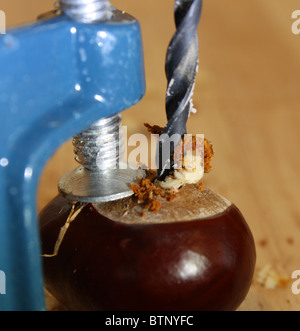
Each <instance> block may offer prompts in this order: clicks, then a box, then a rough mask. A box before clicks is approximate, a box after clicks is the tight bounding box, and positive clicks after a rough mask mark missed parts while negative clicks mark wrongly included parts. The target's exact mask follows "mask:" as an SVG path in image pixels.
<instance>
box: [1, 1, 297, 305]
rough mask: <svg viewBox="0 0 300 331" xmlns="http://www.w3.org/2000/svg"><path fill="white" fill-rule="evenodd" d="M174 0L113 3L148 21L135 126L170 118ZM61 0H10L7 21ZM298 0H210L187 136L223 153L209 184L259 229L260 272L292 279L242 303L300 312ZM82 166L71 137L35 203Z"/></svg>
mask: <svg viewBox="0 0 300 331" xmlns="http://www.w3.org/2000/svg"><path fill="white" fill-rule="evenodd" d="M173 3H174V1H172V0H163V1H162V0H143V1H141V0H126V1H124V0H123V1H122V0H115V1H113V0H112V4H114V5H115V6H116V7H118V8H119V9H122V10H126V11H127V12H129V13H130V14H132V15H133V16H135V17H137V18H138V20H139V21H140V23H141V27H142V33H143V42H144V52H145V66H146V80H147V93H146V95H145V97H144V99H143V100H142V101H141V102H140V103H139V104H138V105H136V106H134V107H132V108H131V109H129V110H126V111H125V112H124V113H123V125H127V126H128V133H129V135H130V134H131V133H146V131H145V129H144V127H143V123H144V122H149V123H151V124H159V125H164V124H165V122H166V118H165V112H164V97H165V90H166V79H165V75H164V60H165V53H166V48H167V45H168V43H169V41H170V38H171V36H172V34H173V33H174V23H173V16H172V8H173ZM52 5H53V0H44V1H40V0H27V1H23V0H15V1H10V0H2V1H1V4H0V9H1V10H4V11H5V13H6V18H7V24H8V26H14V25H16V24H17V25H18V24H23V23H26V22H30V21H33V20H35V18H36V16H37V15H38V14H40V13H41V12H45V11H47V10H50V9H52ZM296 9H299V10H300V4H299V1H297V0H286V1H280V0H251V1H250V0H247V1H239V0H228V1H223V0H210V1H204V6H203V13H202V18H201V22H200V25H199V51H200V58H199V73H198V76H197V81H196V89H195V93H194V104H195V106H196V108H197V109H198V112H197V114H195V115H192V117H191V118H190V119H189V122H188V130H189V133H204V134H205V136H206V137H207V138H208V139H209V140H211V141H212V142H213V145H214V149H215V152H216V156H215V159H214V161H213V170H212V172H211V173H210V174H208V175H206V177H205V179H204V182H205V184H206V186H207V187H209V188H211V189H213V190H215V191H216V192H218V193H220V194H222V195H224V196H225V197H227V198H228V199H229V200H231V201H232V202H234V203H235V204H236V205H237V206H238V207H239V209H240V210H241V211H242V213H243V214H244V216H245V218H246V220H247V222H248V224H249V226H250V227H251V229H252V232H253V235H254V237H255V242H256V246H257V271H259V270H260V269H261V268H263V267H265V266H266V265H270V266H271V267H272V269H273V270H274V271H275V272H276V273H277V275H279V276H280V277H281V276H282V277H286V278H287V279H288V282H287V283H286V284H285V286H277V287H276V288H274V289H266V288H264V287H263V286H261V285H260V284H258V283H257V282H256V277H255V278H254V282H253V285H252V287H251V289H250V292H249V294H248V297H247V298H246V300H245V302H244V303H243V304H242V306H241V307H240V308H239V310H300V294H299V295H295V294H293V293H292V290H291V285H292V283H293V281H294V280H293V279H291V275H292V272H293V271H294V270H299V269H300V175H299V171H300V155H299V143H300V125H299V123H300V111H299V110H300V98H299V93H300V34H299V35H295V34H293V33H292V31H291V25H292V23H293V21H294V20H293V19H292V18H291V15H292V12H293V11H294V10H296ZM75 166H77V165H76V163H75V161H74V160H73V152H72V146H71V142H70V141H68V142H66V143H65V145H63V146H62V147H61V148H60V149H59V150H58V151H57V152H56V153H55V155H54V156H53V157H52V158H51V160H49V162H48V164H47V165H46V167H45V169H44V172H43V175H42V177H41V180H40V186H39V192H38V195H37V209H38V210H40V209H41V208H42V207H43V206H44V205H45V204H46V203H47V202H48V201H49V200H50V199H52V198H53V197H54V196H55V195H56V194H57V188H56V183H57V180H58V178H59V177H60V176H61V175H62V174H63V173H64V172H65V171H67V170H69V169H72V168H74V167H75Z"/></svg>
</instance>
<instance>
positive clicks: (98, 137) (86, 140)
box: [73, 114, 124, 170]
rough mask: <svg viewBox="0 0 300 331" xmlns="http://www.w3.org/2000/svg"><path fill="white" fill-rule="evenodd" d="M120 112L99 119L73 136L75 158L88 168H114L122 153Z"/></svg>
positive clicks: (122, 140)
mask: <svg viewBox="0 0 300 331" xmlns="http://www.w3.org/2000/svg"><path fill="white" fill-rule="evenodd" d="M121 121H122V116H121V114H117V115H113V116H109V117H105V118H102V119H100V120H99V121H97V122H96V123H94V124H93V125H92V126H91V127H89V128H88V129H86V130H84V131H83V132H81V133H79V134H78V135H76V136H74V138H73V146H74V153H75V155H76V156H75V160H76V161H77V162H78V163H80V164H82V165H83V166H84V167H85V168H86V169H89V170H107V169H116V168H117V166H118V164H119V161H120V159H121V158H122V156H123V153H124V139H123V135H122V123H121Z"/></svg>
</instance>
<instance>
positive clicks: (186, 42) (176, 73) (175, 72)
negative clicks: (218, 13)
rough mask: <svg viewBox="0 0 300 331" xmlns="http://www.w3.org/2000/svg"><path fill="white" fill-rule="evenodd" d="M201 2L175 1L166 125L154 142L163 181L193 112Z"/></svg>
mask: <svg viewBox="0 0 300 331" xmlns="http://www.w3.org/2000/svg"><path fill="white" fill-rule="evenodd" d="M201 9H202V0H176V1H175V6H174V14H175V15H174V16H175V25H176V32H175V34H174V36H173V38H172V40H171V42H170V44H169V47H168V50H167V56H166V64H165V72H166V77H167V81H168V87H167V93H166V113H167V120H168V122H167V125H166V126H165V128H164V130H163V131H162V134H161V135H160V139H159V142H158V150H157V162H158V171H157V177H158V179H159V180H163V179H164V178H165V177H166V176H167V174H168V173H169V172H170V171H171V170H172V168H173V167H174V160H173V157H172V155H173V153H174V149H175V146H176V145H177V144H178V143H180V142H181V139H182V136H183V135H184V134H186V122H187V119H188V117H189V115H190V112H191V111H192V109H193V104H192V94H193V90H194V85H195V77H196V73H197V67H198V36H197V27H198V23H199V20H200V15H201Z"/></svg>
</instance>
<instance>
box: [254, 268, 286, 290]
mask: <svg viewBox="0 0 300 331" xmlns="http://www.w3.org/2000/svg"><path fill="white" fill-rule="evenodd" d="M255 281H256V283H258V284H259V285H261V286H263V287H264V288H266V289H275V288H276V287H282V286H287V285H288V284H289V281H290V279H289V277H288V276H282V275H279V274H278V273H277V272H276V271H275V269H274V268H273V267H272V266H271V265H270V264H267V265H265V266H264V267H263V268H262V269H260V270H259V271H258V272H257V274H256V279H255Z"/></svg>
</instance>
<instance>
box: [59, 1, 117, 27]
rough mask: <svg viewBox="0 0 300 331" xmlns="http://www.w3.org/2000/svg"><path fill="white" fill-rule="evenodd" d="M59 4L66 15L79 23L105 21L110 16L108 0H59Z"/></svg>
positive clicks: (110, 10) (110, 9) (110, 7)
mask: <svg viewBox="0 0 300 331" xmlns="http://www.w3.org/2000/svg"><path fill="white" fill-rule="evenodd" d="M59 5H60V7H61V9H62V10H63V12H64V13H65V14H66V15H68V16H69V17H70V18H72V19H73V20H75V21H77V22H81V23H93V22H97V21H107V20H109V19H110V18H111V16H112V6H111V4H110V1H108V0H61V1H59Z"/></svg>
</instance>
